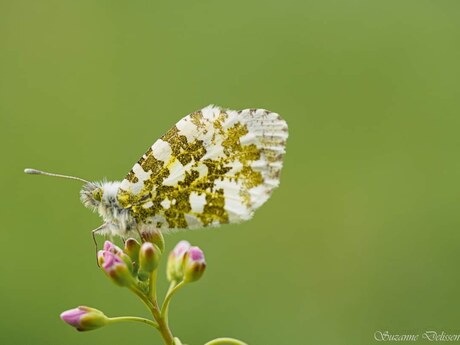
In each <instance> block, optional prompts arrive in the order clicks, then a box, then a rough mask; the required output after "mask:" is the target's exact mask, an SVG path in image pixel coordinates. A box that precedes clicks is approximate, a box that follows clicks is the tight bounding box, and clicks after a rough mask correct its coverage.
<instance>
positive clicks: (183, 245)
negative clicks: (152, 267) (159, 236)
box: [166, 241, 190, 281]
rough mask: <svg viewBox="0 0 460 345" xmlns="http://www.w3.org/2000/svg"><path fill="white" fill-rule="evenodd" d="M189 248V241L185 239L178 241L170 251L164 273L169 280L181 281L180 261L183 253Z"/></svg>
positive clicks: (182, 274)
mask: <svg viewBox="0 0 460 345" xmlns="http://www.w3.org/2000/svg"><path fill="white" fill-rule="evenodd" d="M189 249H190V243H189V242H187V241H180V242H179V243H178V244H177V245H176V247H174V249H173V250H172V251H171V253H170V254H169V257H168V265H167V268H166V274H167V277H168V280H169V281H181V280H182V278H183V276H184V272H183V269H182V261H183V258H184V255H185V253H187V251H188V250H189Z"/></svg>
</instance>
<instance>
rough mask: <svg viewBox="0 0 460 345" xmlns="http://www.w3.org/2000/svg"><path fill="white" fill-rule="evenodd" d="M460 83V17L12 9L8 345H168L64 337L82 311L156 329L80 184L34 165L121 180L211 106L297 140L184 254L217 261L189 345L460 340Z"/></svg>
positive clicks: (139, 334)
mask: <svg viewBox="0 0 460 345" xmlns="http://www.w3.org/2000/svg"><path fill="white" fill-rule="evenodd" d="M459 80H460V2H458V1H456V0H452V1H424V0H413V1H411V0H408V1H357V0H349V1H332V0H321V1H319V0H318V1H307V0H302V1H300V0H285V1H273V0H264V1H261V0H253V1H246V0H233V1H215V0H213V1H211V0H196V1H195V0H194V1H182V0H179V1H152V0H149V1H145V0H134V1H107V0H99V1H94V0H91V1H89V0H79V1H69V0H42V1H31V0H29V1H27V0H0V121H1V122H0V128H1V135H0V147H1V162H2V163H1V175H2V177H1V179H0V183H1V190H2V198H1V201H0V203H1V205H0V210H1V213H2V223H1V226H0V231H1V249H0V269H1V272H0V276H1V278H0V313H1V314H0V315H1V316H0V343H1V344H5V345H6V344H8V345H10V344H11V345H13V344H34V345H41V344H46V345H50V344H67V345H73V344H98V345H103V344H126V343H132V344H136V345H143V344H145V345H147V344H161V339H160V337H159V336H157V335H156V334H155V333H154V332H153V331H152V330H151V329H150V328H148V327H146V326H144V325H141V324H119V325H117V326H116V327H115V326H111V327H107V328H104V329H101V330H98V331H95V332H89V333H81V334H80V333H77V332H75V331H74V330H73V329H71V328H70V327H68V326H66V325H65V324H64V323H62V321H60V319H59V317H58V315H59V313H60V312H61V311H63V310H65V309H69V308H72V307H75V306H77V305H80V304H83V305H89V306H93V307H96V308H99V309H102V310H104V311H105V312H106V313H107V314H108V315H111V316H116V315H127V314H131V315H141V316H148V313H147V312H146V311H145V310H144V307H143V305H141V303H140V302H139V301H137V299H136V298H135V297H134V296H131V294H130V293H129V292H128V291H127V290H124V289H122V288H118V287H116V286H115V285H113V284H112V283H111V282H110V281H108V280H107V278H106V277H105V276H104V275H103V274H102V273H101V272H100V271H99V269H98V268H97V266H96V264H95V260H94V246H93V243H92V240H91V236H90V230H91V229H93V228H95V227H97V226H98V225H99V224H100V220H99V219H98V217H97V215H95V214H91V213H89V211H88V210H86V209H85V208H83V206H82V205H81V204H80V202H79V198H78V192H79V188H80V185H79V183H77V182H73V181H65V180H57V179H52V178H45V177H35V176H26V175H23V174H22V169H23V168H25V167H35V168H39V169H46V170H51V171H55V172H61V173H68V174H75V175H78V176H81V177H84V178H87V179H92V180H99V179H102V178H104V177H106V178H108V179H113V180H117V179H122V178H123V177H124V175H125V174H126V173H127V171H129V169H130V168H131V166H132V165H133V164H134V162H135V161H137V159H138V158H139V157H140V155H142V153H143V152H144V151H145V149H146V148H147V147H149V146H150V145H151V144H152V143H153V141H154V140H156V139H157V138H158V137H159V136H161V135H162V134H163V133H164V132H165V131H166V130H167V129H168V128H169V127H170V126H171V125H173V124H174V123H175V122H176V121H177V120H178V119H179V118H180V117H182V116H184V115H186V114H187V113H189V112H191V111H193V110H196V109H199V108H201V107H203V106H206V105H208V104H210V103H214V104H218V105H221V106H224V107H229V108H233V109H243V108H248V107H263V108H267V109H270V110H273V111H276V112H278V113H280V114H281V115H282V116H283V117H284V118H285V119H286V120H287V121H288V123H289V126H290V138H289V141H288V148H287V155H286V161H285V167H284V170H283V174H282V183H281V186H280V188H279V189H278V190H277V191H276V192H275V193H274V195H273V196H272V198H271V200H270V201H269V202H268V203H267V204H266V205H265V206H264V207H263V208H262V209H260V210H259V211H258V212H257V213H256V216H255V218H254V219H253V220H252V221H250V222H247V223H244V224H241V225H230V226H225V227H222V228H219V229H215V230H207V231H195V232H190V233H189V232H180V233H175V234H172V235H170V236H168V237H167V239H166V240H167V247H168V249H171V248H172V247H173V246H174V245H175V243H176V242H178V241H179V240H181V239H187V240H189V241H191V242H192V243H193V244H195V245H199V246H200V247H201V248H203V249H204V251H205V253H206V257H207V261H208V270H207V272H206V274H205V276H204V278H203V279H202V280H201V281H200V282H197V283H195V284H193V285H190V286H189V287H188V288H186V289H184V290H182V291H181V292H180V293H179V294H178V295H177V297H176V299H175V300H174V301H173V303H172V310H171V318H172V320H171V322H172V329H173V331H174V333H175V335H177V336H179V337H180V338H181V339H182V340H183V341H184V342H185V343H187V344H191V345H198V344H203V343H204V342H206V341H208V340H210V339H212V338H215V337H218V336H234V337H237V338H240V339H243V340H245V341H247V342H248V343H249V344H251V345H253V344H263V345H284V344H286V345H287V344H328V345H329V344H339V345H340V344H347V345H348V344H370V343H374V342H375V341H374V338H373V334H374V332H375V331H378V330H381V331H385V330H388V331H389V332H390V333H393V334H401V333H416V334H417V333H421V332H423V331H425V330H436V331H439V332H441V331H443V330H444V331H445V332H448V333H455V334H459V333H460V312H459V310H460V293H459V292H460V274H459V263H460V246H459V243H460V231H459V228H460V214H459V211H458V210H459V207H460V183H459V180H460V155H459V151H460V136H459V131H460V113H459V110H460V92H459V90H460V89H459V86H460V82H459ZM162 269H164V263H163V266H162ZM165 288H166V283H165V282H164V279H161V284H160V291H161V292H164V290H165ZM420 342H423V341H420Z"/></svg>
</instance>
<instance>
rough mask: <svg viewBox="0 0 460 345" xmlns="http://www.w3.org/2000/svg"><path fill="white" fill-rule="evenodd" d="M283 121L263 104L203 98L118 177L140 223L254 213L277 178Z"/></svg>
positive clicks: (180, 224)
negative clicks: (232, 104) (228, 105)
mask: <svg viewBox="0 0 460 345" xmlns="http://www.w3.org/2000/svg"><path fill="white" fill-rule="evenodd" d="M287 137H288V131H287V124H286V122H285V121H284V120H283V119H282V118H281V117H280V116H279V115H278V114H276V113H272V112H270V111H267V110H263V109H246V110H242V111H233V110H222V109H220V108H218V107H215V106H208V107H206V108H204V109H202V110H200V111H197V112H195V113H192V114H189V115H187V116H186V117H184V118H183V119H181V120H180V121H179V122H178V123H177V124H176V125H175V126H174V127H173V128H171V129H170V130H169V131H168V132H167V133H166V134H165V135H163V136H162V137H161V139H159V140H157V141H156V142H155V143H154V144H153V145H152V146H151V147H150V148H149V149H148V151H147V152H146V153H145V154H144V155H143V156H142V157H141V159H140V160H139V161H138V162H137V163H136V164H135V165H134V167H133V168H132V169H131V171H130V172H129V174H128V175H127V176H126V178H125V179H124V180H123V181H122V183H121V186H120V189H119V191H118V195H117V197H118V201H119V203H120V205H121V206H122V207H124V208H129V209H130V210H131V212H132V215H133V216H134V217H135V219H136V220H137V222H138V223H148V224H153V226H155V227H156V228H159V229H185V228H187V229H192V228H198V227H206V226H214V225H219V224H225V223H237V222H241V221H244V220H247V219H249V218H251V216H252V214H253V213H254V211H255V210H256V209H257V208H258V207H260V206H261V205H262V204H263V203H264V202H265V201H267V199H268V198H269V197H270V194H271V193H272V191H273V189H274V188H276V187H277V186H278V184H279V178H280V171H281V167H282V161H283V156H284V153H285V144H286V139H287Z"/></svg>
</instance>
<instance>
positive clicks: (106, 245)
mask: <svg viewBox="0 0 460 345" xmlns="http://www.w3.org/2000/svg"><path fill="white" fill-rule="evenodd" d="M104 250H105V251H107V252H111V253H113V254H115V255H121V254H122V253H123V250H121V248H120V247H118V246H116V245H115V244H113V243H112V242H110V241H105V242H104Z"/></svg>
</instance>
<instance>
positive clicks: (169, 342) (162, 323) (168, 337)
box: [129, 285, 174, 345]
mask: <svg viewBox="0 0 460 345" xmlns="http://www.w3.org/2000/svg"><path fill="white" fill-rule="evenodd" d="M129 289H130V290H131V291H132V292H134V293H135V294H136V295H137V296H138V297H139V298H140V299H141V300H142V302H144V304H145V305H146V306H147V307H148V308H149V310H150V312H151V313H152V315H153V318H154V319H155V321H156V322H157V323H158V331H159V332H160V333H161V336H162V337H163V340H164V342H165V344H166V345H173V344H174V337H173V335H172V333H171V330H170V329H169V326H168V323H167V321H166V320H165V319H164V318H163V317H162V316H161V313H160V310H159V308H158V303H157V301H156V300H149V298H148V297H147V296H146V295H145V294H144V293H143V292H142V291H141V290H139V289H138V288H137V287H136V286H134V285H132V286H130V287H129Z"/></svg>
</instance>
